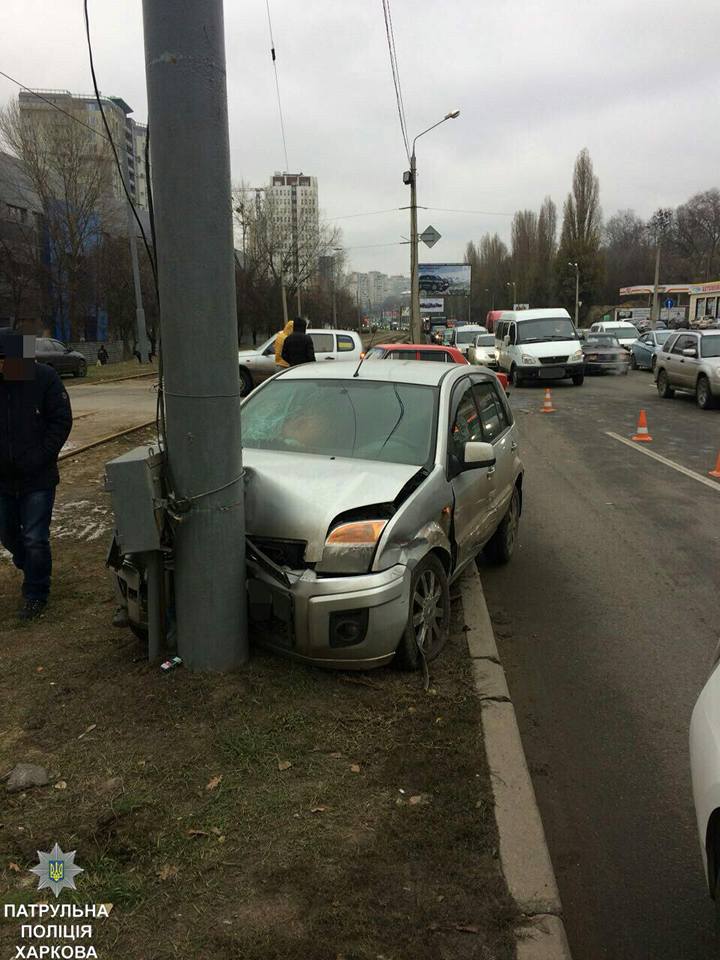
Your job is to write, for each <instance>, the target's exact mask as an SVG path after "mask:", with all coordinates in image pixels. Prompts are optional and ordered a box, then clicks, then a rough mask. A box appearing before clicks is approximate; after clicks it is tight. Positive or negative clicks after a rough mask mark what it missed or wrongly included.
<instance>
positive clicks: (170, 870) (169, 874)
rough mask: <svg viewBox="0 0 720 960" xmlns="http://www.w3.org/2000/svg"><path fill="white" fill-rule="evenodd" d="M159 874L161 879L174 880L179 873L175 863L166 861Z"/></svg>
mask: <svg viewBox="0 0 720 960" xmlns="http://www.w3.org/2000/svg"><path fill="white" fill-rule="evenodd" d="M157 875H158V877H159V878H160V879H161V880H174V879H175V877H176V876H177V875H178V868H177V867H176V866H175V864H174V863H164V864H163V865H162V867H160V869H159V870H158V874H157Z"/></svg>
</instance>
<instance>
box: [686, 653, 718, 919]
mask: <svg viewBox="0 0 720 960" xmlns="http://www.w3.org/2000/svg"><path fill="white" fill-rule="evenodd" d="M718 654H720V650H719V651H718ZM718 654H716V662H715V666H714V668H713V671H712V673H711V674H710V676H709V677H708V680H707V683H706V684H705V686H704V687H703V689H702V692H701V693H700V696H699V697H698V700H697V703H696V704H695V709H694V710H693V713H692V719H691V721H690V770H691V773H692V789H693V797H694V799H695V816H696V817H697V825H698V833H699V835H700V850H701V852H702V857H703V862H704V864H705V875H706V877H707V882H708V889H709V891H710V896H711V897H712V898H713V899H714V900H715V909H716V912H717V914H718V917H720V656H718Z"/></svg>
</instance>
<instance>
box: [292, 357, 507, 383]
mask: <svg viewBox="0 0 720 960" xmlns="http://www.w3.org/2000/svg"><path fill="white" fill-rule="evenodd" d="M357 369H358V364H357V363H355V362H354V361H352V360H350V361H346V360H340V361H336V362H335V363H301V364H298V366H296V367H290V368H289V369H287V370H283V372H282V373H280V374H278V375H277V377H276V378H275V379H280V378H282V379H285V378H286V377H287V378H290V379H291V380H350V379H351V378H352V377H353V375H354V373H355V371H356V370H357ZM471 370H472V372H473V373H480V374H482V375H483V376H485V377H486V378H487V379H488V380H495V379H496V377H495V374H494V373H492V371H490V370H488V371H487V372H485V371H483V370H481V369H480V368H479V367H469V365H468V364H459V363H418V362H417V360H383V362H382V363H379V362H377V361H376V362H374V363H373V362H370V363H363V364H360V369H359V373H358V380H370V381H378V382H383V383H419V384H423V385H427V386H432V387H436V386H438V384H439V383H440V381H441V380H443V379H444V378H445V377H448V376H449V377H456V378H458V377H463V376H467V375H468V373H469V372H470V371H471Z"/></svg>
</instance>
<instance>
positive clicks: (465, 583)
mask: <svg viewBox="0 0 720 960" xmlns="http://www.w3.org/2000/svg"><path fill="white" fill-rule="evenodd" d="M460 587H461V593H462V604H463V612H464V616H465V624H466V631H467V633H466V636H467V645H468V653H469V654H470V659H471V665H472V673H473V679H474V682H475V689H476V690H477V693H478V696H479V697H480V703H481V719H482V726H483V742H484V744H485V753H486V756H487V761H488V767H489V769H490V780H491V783H492V789H493V797H494V800H495V821H496V823H497V828H498V836H499V841H500V843H499V846H500V865H501V868H502V872H503V874H504V876H505V881H506V883H507V885H508V890H509V891H510V895H511V896H512V898H513V900H514V901H515V903H516V905H517V907H518V909H519V910H520V912H521V913H522V914H523V917H524V918H526V919H527V923H524V924H523V925H522V926H521V927H520V928H519V929H518V930H517V933H516V936H517V943H516V952H517V958H518V960H571V954H570V947H569V946H568V942H567V936H566V934H565V925H564V923H563V919H562V904H561V902H560V893H559V891H558V886H557V881H556V879H555V871H554V870H553V866H552V861H551V859H550V852H549V850H548V847H547V842H546V840H545V831H544V829H543V824H542V819H541V817H540V810H539V809H538V805H537V800H536V799H535V791H534V789H533V785H532V780H531V778H530V772H529V771H528V767H527V761H526V759H525V752H524V750H523V746H522V740H521V739H520V730H519V729H518V724H517V717H516V715H515V707H514V706H513V704H512V699H511V697H510V691H509V688H508V684H507V679H506V677H505V671H504V670H503V667H502V663H501V661H500V657H499V655H498V649H497V645H496V643H495V634H494V632H493V628H492V623H491V621H490V614H489V613H488V609H487V604H486V603H485V594H484V593H483V588H482V583H481V582H480V576H479V574H478V572H477V570H476V569H475V567H474V565H473V568H472V572H470V573H468V574H466V575H465V576H464V577H463V579H462V581H461V584H460Z"/></svg>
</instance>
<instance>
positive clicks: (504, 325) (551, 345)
mask: <svg viewBox="0 0 720 960" xmlns="http://www.w3.org/2000/svg"><path fill="white" fill-rule="evenodd" d="M495 346H496V348H497V355H498V364H499V366H500V369H501V370H504V371H505V372H506V373H507V374H508V375H509V377H510V380H511V381H512V383H513V386H516V387H519V386H521V385H522V383H523V382H524V381H526V380H564V379H566V378H568V377H569V378H570V379H571V380H572V382H573V383H574V384H575V386H576V387H579V386H580V384H581V383H582V382H583V379H584V373H585V364H584V362H583V352H582V350H581V349H580V339H579V337H578V334H577V330H576V329H575V327H574V325H573V322H572V320H571V319H570V314H569V313H568V312H567V310H565V309H563V308H562V307H551V308H549V309H544V310H503V311H502V313H501V314H500V317H499V318H498V319H497V320H496V321H495Z"/></svg>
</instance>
